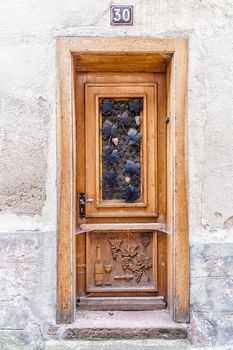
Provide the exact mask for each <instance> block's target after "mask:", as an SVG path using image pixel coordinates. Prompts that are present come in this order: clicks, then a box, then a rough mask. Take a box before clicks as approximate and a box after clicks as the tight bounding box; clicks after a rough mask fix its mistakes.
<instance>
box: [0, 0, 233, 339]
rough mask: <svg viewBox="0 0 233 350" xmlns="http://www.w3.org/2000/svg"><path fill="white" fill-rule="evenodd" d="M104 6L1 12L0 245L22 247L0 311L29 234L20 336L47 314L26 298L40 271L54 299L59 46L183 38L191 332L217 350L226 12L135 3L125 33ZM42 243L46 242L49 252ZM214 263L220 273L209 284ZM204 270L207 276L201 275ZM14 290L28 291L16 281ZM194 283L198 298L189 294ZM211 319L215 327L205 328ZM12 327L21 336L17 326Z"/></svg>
mask: <svg viewBox="0 0 233 350" xmlns="http://www.w3.org/2000/svg"><path fill="white" fill-rule="evenodd" d="M114 3H120V4H124V3H128V1H126V0H121V1H120V0H116V1H114ZM110 4H112V1H109V0H101V1H100V0H85V1H84V0H79V1H77V0H66V1H64V0H59V1H55V0H41V1H39V2H38V1H35V0H31V1H28V0H18V1H13V0H7V1H6V0H3V1H1V3H0V13H1V16H0V28H1V30H0V50H1V55H0V67H1V70H0V77H1V78H0V150H1V157H0V169H1V172H0V210H1V214H0V231H2V232H5V234H1V235H0V240H1V239H5V238H4V237H5V235H6V237H8V239H9V241H12V242H15V244H16V247H17V244H18V243H17V242H18V241H21V240H22V241H24V243H23V244H22V246H20V247H21V248H20V251H19V252H17V250H16V248H15V250H12V251H9V256H8V250H4V252H5V253H6V262H7V263H6V264H4V265H3V266H2V267H1V272H2V274H3V275H4V274H6V275H8V274H9V283H10V285H11V287H10V288H9V289H8V288H7V289H6V290H5V292H4V293H5V294H4V293H3V294H4V295H3V296H2V294H1V293H0V294H1V295H0V305H1V307H4V305H6V303H7V301H6V299H5V298H8V296H9V295H10V296H11V289H12V288H13V289H14V288H16V289H18V287H17V283H16V281H15V277H14V276H12V277H11V273H12V269H13V270H15V269H16V265H14V264H13V265H12V264H11V263H10V260H11V259H12V261H13V260H14V259H16V257H17V254H18V253H19V254H20V256H21V257H22V261H24V259H26V257H27V256H28V250H27V249H28V248H27V243H25V242H27V240H28V237H27V234H28V233H27V232H26V233H25V231H29V232H30V235H31V239H32V240H38V239H41V238H39V237H41V235H42V236H43V237H44V239H41V241H40V244H38V245H36V249H34V250H33V256H34V257H33V259H34V262H35V263H36V264H37V263H38V268H37V267H36V265H33V268H32V269H30V268H29V269H28V271H27V274H28V276H27V278H28V279H29V280H30V276H31V278H32V281H33V283H32V285H31V284H27V285H26V286H24V287H23V288H22V289H19V292H18V293H19V296H18V297H19V299H20V300H21V301H22V300H23V305H25V308H26V309H27V308H28V305H31V306H30V312H26V314H27V316H26V321H25V324H23V325H21V327H22V328H24V327H26V323H27V322H30V320H34V319H37V321H38V320H39V321H38V322H42V321H41V320H42V319H46V317H45V314H46V313H45V314H43V317H41V315H40V312H38V310H37V308H36V306H35V309H34V308H33V306H32V303H30V301H28V300H27V294H28V293H29V291H30V292H31V293H34V295H35V298H37V297H39V293H40V289H39V290H38V288H37V287H38V284H39V281H40V280H41V278H43V276H44V271H45V269H46V268H48V270H49V273H51V275H52V276H53V278H52V282H51V281H50V282H51V283H52V286H53V288H54V290H53V292H54V293H55V279H56V268H55V263H54V260H53V263H52V264H51V261H48V256H52V257H54V259H55V256H56V242H55V240H56V66H55V40H56V37H57V36H66V35H73V36H96V35H97V36H125V35H126V36H127V35H129V36H152V37H161V38H167V37H177V38H180V37H184V38H189V45H190V49H189V98H188V105H189V107H188V133H189V135H188V136H189V142H188V152H189V220H190V246H191V305H192V310H193V315H194V316H193V325H195V327H196V328H197V329H199V328H200V329H201V328H206V330H208V331H209V330H210V329H213V324H214V322H215V323H216V325H215V330H214V332H212V333H211V332H210V331H209V333H208V334H207V331H206V334H207V335H206V334H205V335H206V338H205V339H207V341H210V342H211V341H213V339H215V340H214V341H215V343H217V342H218V341H220V340H219V339H222V338H221V336H222V335H221V334H223V332H225V331H226V327H224V326H223V323H221V322H220V319H221V317H223V315H225V314H227V315H232V313H233V302H232V295H233V286H232V274H231V273H230V272H229V270H228V269H229V259H231V258H232V256H233V253H230V251H231V252H232V251H233V249H232V250H231V249H230V248H232V243H233V234H232V233H233V204H232V203H233V201H232V198H233V181H232V174H233V161H232V159H233V141H232V139H233V138H232V117H233V98H232V86H233V68H232V67H233V65H232V62H233V2H232V1H231V0H189V1H187V0H146V1H145V0H132V1H131V4H133V5H134V13H135V19H134V26H132V27H124V26H123V27H111V26H110V25H109V5H110ZM19 231H20V232H19ZM47 237H52V239H51V242H50V241H49V240H48V238H47ZM1 242H2V241H1ZM219 243H221V244H225V245H226V246H224V247H225V248H221V247H222V245H220V244H219ZM3 247H4V245H3ZM216 247H217V248H216ZM207 248H208V249H209V250H210V249H213V250H214V254H213V255H207V256H205V258H204V260H202V259H203V251H206V249H207ZM12 249H13V248H12ZM41 256H43V259H41ZM8 259H9V260H8ZM38 259H39V260H38ZM216 259H217V262H216V261H215V260H216ZM38 261H39V262H38ZM214 261H215V263H216V264H218V263H219V264H220V265H221V270H220V271H219V274H218V275H215V276H213V269H214V267H213V264H212V263H213V262H214ZM230 261H231V260H230ZM211 262H212V263H211ZM201 264H204V265H205V266H206V270H205V273H204V272H203V270H201V269H200V265H201ZM20 266H21V267H20ZM23 266H27V263H26V260H25V265H19V270H17V271H18V273H19V274H23V273H24V272H23V271H24V267H23ZM29 266H31V267H32V265H30V264H29ZM231 266H232V265H231ZM37 281H38V283H37ZM209 281H210V282H211V283H212V285H211V286H212V287H210V285H209V284H208V282H209ZM214 281H215V282H214ZM221 281H222V283H223V284H221ZM20 283H22V284H24V283H27V282H26V280H24V279H23V277H22V281H21V282H20ZM198 283H199V285H200V290H202V293H201V295H200V292H199V289H196V288H197V286H198ZM223 286H224V290H226V291H227V292H226V293H227V297H228V300H229V303H228V307H225V308H224V307H222V304H221V303H223V301H221V300H222V296H221V288H223ZM197 290H198V292H197ZM218 290H219V292H218ZM44 293H45V295H44V296H45V299H44V300H45V301H46V305H47V311H46V312H47V319H50V318H51V317H52V316H51V315H53V316H54V305H55V304H54V303H55V299H54V295H53V293H51V291H50V290H49V288H48V286H47V287H46V289H45V291H44ZM211 293H212V294H211ZM9 298H10V297H9ZM211 298H212V299H213V300H217V301H219V303H220V304H219V305H218V307H217V308H216V305H215V304H214V303H213V302H212V304H211V302H210V299H211ZM9 300H12V299H9ZM16 300H17V299H16ZM7 305H8V306H7V308H6V315H5V316H4V317H5V318H3V320H2V321H3V323H2V325H1V327H3V328H4V324H5V325H7V324H8V320H9V319H10V318H9V317H10V315H11V313H12V310H14V308H15V304H14V302H13V300H12V301H9V304H7ZM19 305H22V304H20V303H19ZM37 307H38V306H37ZM223 308H224V310H225V311H224V312H225V314H224V313H223V312H222V311H221V310H222V309H223ZM210 313H211V317H212V319H214V320H215V319H216V318H218V322H217V321H214V322H213V320H212V321H208V320H207V319H206V316H205V315H207V314H208V315H209V316H210ZM22 317H24V315H23V314H22ZM229 317H230V316H229ZM209 320H210V319H209ZM4 322H5V323H4ZM20 322H21V321H20ZM219 322H220V323H221V324H220V323H219ZM203 324H205V325H206V327H202V326H203ZM218 324H219V325H218ZM11 325H12V327H13V328H17V327H18V324H17V321H15V322H13V321H12V322H11ZM210 325H212V326H210ZM195 327H194V328H195ZM6 328H7V326H6ZM216 329H217V331H216ZM228 333H229V331H228ZM232 333H233V332H232ZM216 334H217V335H216ZM219 334H220V335H219Z"/></svg>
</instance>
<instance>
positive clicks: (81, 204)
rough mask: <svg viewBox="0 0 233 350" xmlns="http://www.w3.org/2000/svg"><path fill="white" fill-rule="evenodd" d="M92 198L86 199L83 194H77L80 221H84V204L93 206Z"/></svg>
mask: <svg viewBox="0 0 233 350" xmlns="http://www.w3.org/2000/svg"><path fill="white" fill-rule="evenodd" d="M94 201H95V200H94V199H93V198H86V193H85V192H79V217H80V219H84V218H85V216H86V203H90V204H93V203H94Z"/></svg>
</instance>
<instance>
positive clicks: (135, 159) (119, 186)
mask: <svg viewBox="0 0 233 350" xmlns="http://www.w3.org/2000/svg"><path fill="white" fill-rule="evenodd" d="M142 110H143V98H130V99H108V98H101V99H100V113H101V114H102V181H101V184H102V197H103V199H104V200H109V199H118V200H124V201H126V202H134V201H137V200H139V199H140V198H141V195H142V188H143V184H142V181H141V169H140V167H141V163H142V161H141V158H142V146H141V140H142V134H141V131H140V130H141V119H142V118H141V114H142Z"/></svg>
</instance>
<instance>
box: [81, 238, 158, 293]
mask: <svg viewBox="0 0 233 350" xmlns="http://www.w3.org/2000/svg"><path fill="white" fill-rule="evenodd" d="M86 255H87V269H86V281H87V285H86V289H87V292H109V293H111V292H117V291H119V292H123V291H127V292H130V291H134V292H137V291H138V292H140V291H157V290H158V288H157V234H156V233H154V232H114V233H112V232H109V233H108V232H107V233H105V232H104V233H103V232H102V233H99V232H92V233H88V234H87V249H86Z"/></svg>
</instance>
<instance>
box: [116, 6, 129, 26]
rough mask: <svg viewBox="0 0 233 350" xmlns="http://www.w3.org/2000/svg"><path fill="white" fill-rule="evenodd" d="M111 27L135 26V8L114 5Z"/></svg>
mask: <svg viewBox="0 0 233 350" xmlns="http://www.w3.org/2000/svg"><path fill="white" fill-rule="evenodd" d="M110 18H111V25H112V26H116V25H128V26H131V25H133V6H131V5H112V6H111V8H110Z"/></svg>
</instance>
